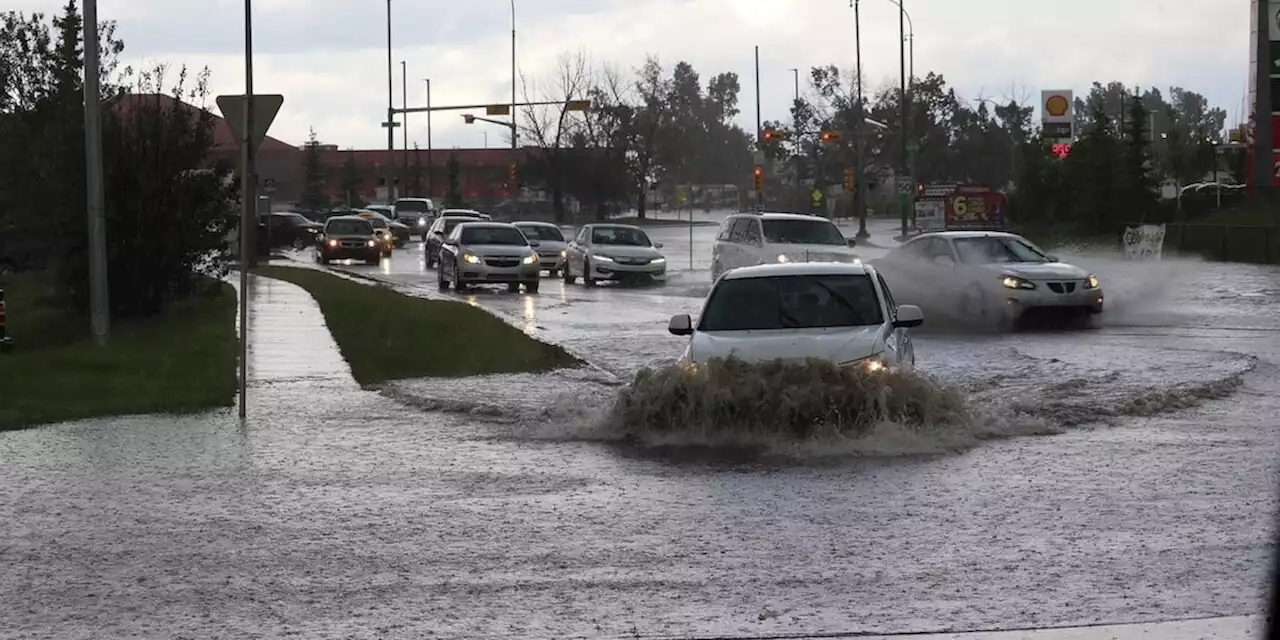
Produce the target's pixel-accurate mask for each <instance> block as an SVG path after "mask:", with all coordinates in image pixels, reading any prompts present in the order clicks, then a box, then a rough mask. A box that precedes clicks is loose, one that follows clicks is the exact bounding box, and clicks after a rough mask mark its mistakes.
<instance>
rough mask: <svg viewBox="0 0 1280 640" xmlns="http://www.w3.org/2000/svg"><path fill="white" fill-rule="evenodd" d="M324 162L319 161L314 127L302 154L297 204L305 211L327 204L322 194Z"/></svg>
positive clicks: (318, 141) (319, 208)
mask: <svg viewBox="0 0 1280 640" xmlns="http://www.w3.org/2000/svg"><path fill="white" fill-rule="evenodd" d="M324 187H325V175H324V164H323V163H321V161H320V140H319V139H318V138H316V131H315V129H312V130H311V133H310V135H309V136H308V137H307V144H306V152H305V153H304V154H303V156H302V198H301V200H300V201H299V205H300V206H301V207H302V208H303V210H305V211H309V212H315V211H321V210H323V209H324V208H326V207H327V206H328V205H329V200H328V198H326V197H325V195H324Z"/></svg>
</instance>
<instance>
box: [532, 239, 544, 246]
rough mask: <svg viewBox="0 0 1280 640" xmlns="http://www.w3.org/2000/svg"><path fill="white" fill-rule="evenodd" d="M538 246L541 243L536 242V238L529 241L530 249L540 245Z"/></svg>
mask: <svg viewBox="0 0 1280 640" xmlns="http://www.w3.org/2000/svg"><path fill="white" fill-rule="evenodd" d="M540 244H542V241H541V240H538V239H537V238H534V239H532V240H530V241H529V246H531V247H536V246H538V245H540Z"/></svg>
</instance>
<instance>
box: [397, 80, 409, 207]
mask: <svg viewBox="0 0 1280 640" xmlns="http://www.w3.org/2000/svg"><path fill="white" fill-rule="evenodd" d="M405 62H406V61H404V60H401V61H400V106H401V107H404V108H405V109H408V108H409V67H408V66H407V65H406V64H405ZM400 128H401V129H403V130H404V131H403V134H404V135H403V137H404V166H403V168H402V169H401V171H400V186H401V188H403V189H404V195H406V196H408V195H411V194H410V192H409V112H407V111H406V112H405V113H404V121H403V122H402V123H401V125H400Z"/></svg>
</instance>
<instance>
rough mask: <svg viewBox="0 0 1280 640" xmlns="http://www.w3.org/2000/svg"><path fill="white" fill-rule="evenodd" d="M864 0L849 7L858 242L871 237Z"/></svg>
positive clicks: (851, 3)
mask: <svg viewBox="0 0 1280 640" xmlns="http://www.w3.org/2000/svg"><path fill="white" fill-rule="evenodd" d="M861 4H862V0H850V2H849V5H850V6H852V7H853V43H854V44H853V46H854V50H855V53H854V56H855V58H856V64H855V69H856V70H855V71H854V73H856V74H857V76H858V78H857V81H858V88H857V91H856V94H857V95H856V96H855V99H856V100H857V101H858V105H857V108H855V109H854V114H855V117H854V123H853V126H854V136H853V137H854V139H855V140H854V160H853V165H854V168H853V179H854V185H853V207H854V208H855V209H857V214H858V233H857V234H856V235H855V236H854V238H855V239H857V240H866V239H867V238H870V237H871V234H870V233H868V232H867V205H866V202H867V200H866V193H867V192H866V182H867V181H866V180H865V176H864V175H863V169H864V167H863V150H864V148H865V143H864V141H863V128H864V127H865V123H864V122H863V113H862V13H861Z"/></svg>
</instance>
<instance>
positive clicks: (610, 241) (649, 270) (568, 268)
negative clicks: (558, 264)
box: [563, 224, 667, 286]
mask: <svg viewBox="0 0 1280 640" xmlns="http://www.w3.org/2000/svg"><path fill="white" fill-rule="evenodd" d="M661 248H662V243H661V242H654V241H652V240H650V239H649V234H647V233H645V232H644V230H643V229H641V228H640V227H634V226H631V225H629V224H588V225H585V226H583V227H582V228H581V229H579V230H578V234H577V235H576V236H574V238H573V241H572V242H570V243H569V246H568V247H567V248H566V249H565V262H564V265H563V267H564V271H563V274H564V282H565V284H573V282H574V280H577V279H578V277H581V278H582V282H583V284H586V285H588V286H589V285H594V284H595V283H596V282H597V281H600V280H624V281H626V280H651V281H658V282H662V281H665V280H666V279H667V258H666V257H665V256H663V255H662V253H660V252H659V251H658V250H659V249H661Z"/></svg>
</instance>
